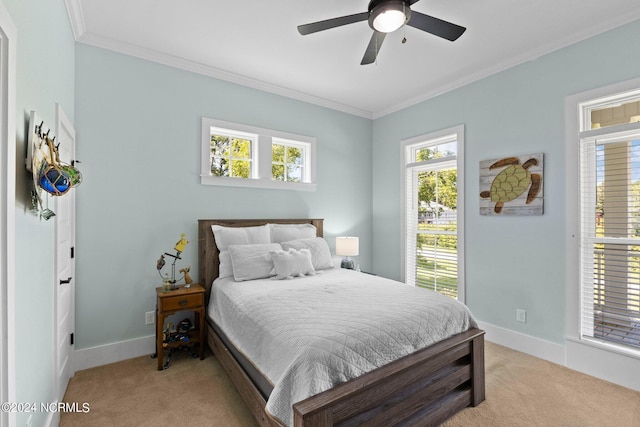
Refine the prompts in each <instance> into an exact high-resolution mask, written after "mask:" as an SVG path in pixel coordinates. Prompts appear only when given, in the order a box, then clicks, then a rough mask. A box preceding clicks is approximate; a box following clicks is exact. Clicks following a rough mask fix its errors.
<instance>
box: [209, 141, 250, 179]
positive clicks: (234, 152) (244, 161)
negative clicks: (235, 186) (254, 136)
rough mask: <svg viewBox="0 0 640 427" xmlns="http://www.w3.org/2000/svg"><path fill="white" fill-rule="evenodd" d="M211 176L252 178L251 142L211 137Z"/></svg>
mask: <svg viewBox="0 0 640 427" xmlns="http://www.w3.org/2000/svg"><path fill="white" fill-rule="evenodd" d="M211 175H213V176H231V177H236V178H251V141H250V140H248V139H242V138H232V137H229V136H225V135H211Z"/></svg>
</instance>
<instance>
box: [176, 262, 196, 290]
mask: <svg viewBox="0 0 640 427" xmlns="http://www.w3.org/2000/svg"><path fill="white" fill-rule="evenodd" d="M189 270H191V266H189V267H185V268H181V269H180V270H179V271H180V273H182V274H184V283H185V285H186V286H185V288H190V287H191V284H192V283H193V279H192V278H191V276H190V275H189Z"/></svg>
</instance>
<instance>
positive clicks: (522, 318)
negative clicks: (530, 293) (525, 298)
mask: <svg viewBox="0 0 640 427" xmlns="http://www.w3.org/2000/svg"><path fill="white" fill-rule="evenodd" d="M516 320H517V321H518V322H522V323H527V310H523V309H521V308H517V309H516Z"/></svg>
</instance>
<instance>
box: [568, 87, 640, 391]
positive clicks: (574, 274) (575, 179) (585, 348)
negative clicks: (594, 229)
mask: <svg viewBox="0 0 640 427" xmlns="http://www.w3.org/2000/svg"><path fill="white" fill-rule="evenodd" d="M638 88H640V78H637V79H633V80H628V81H625V82H621V83H616V84H613V85H610V86H606V87H601V88H597V89H593V90H588V91H585V92H582V93H578V94H573V95H570V96H568V97H567V98H566V99H565V183H566V187H565V207H566V210H565V229H566V233H567V234H566V243H565V259H566V266H567V269H566V271H565V283H566V290H565V301H566V302H565V304H566V315H565V337H566V339H567V344H566V347H567V367H569V368H571V369H575V370H578V371H581V372H584V373H587V374H589V375H593V376H597V377H599V378H603V379H605V380H607V381H611V382H615V383H616V384H621V385H624V386H626V387H630V388H633V389H635V390H638V389H639V388H640V379H637V378H638V377H637V375H640V361H639V360H637V359H635V358H631V357H628V356H625V355H622V354H620V353H619V352H617V351H613V350H612V349H611V347H609V346H604V345H600V344H598V343H595V342H592V341H590V340H581V339H580V271H579V266H580V222H579V221H578V218H579V217H580V177H579V173H580V170H579V161H580V150H579V143H580V104H582V103H585V102H587V101H590V100H594V99H598V98H604V97H608V96H611V95H614V94H617V93H622V92H626V91H631V90H634V89H638ZM603 362H605V363H603ZM605 364H606V365H609V366H607V367H604V366H602V365H605ZM631 372H633V374H631ZM632 379H633V380H634V381H635V384H629V383H628V381H630V380H632ZM634 385H635V387H634Z"/></svg>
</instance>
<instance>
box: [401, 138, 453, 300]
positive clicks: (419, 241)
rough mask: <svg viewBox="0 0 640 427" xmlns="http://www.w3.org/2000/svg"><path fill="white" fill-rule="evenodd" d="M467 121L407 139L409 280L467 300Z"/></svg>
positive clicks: (407, 281)
mask: <svg viewBox="0 0 640 427" xmlns="http://www.w3.org/2000/svg"><path fill="white" fill-rule="evenodd" d="M463 134H464V128H463V127H462V126H459V127H456V128H454V129H448V130H445V131H442V132H437V133H433V134H429V135H425V136H421V137H417V138H412V139H410V140H407V141H404V142H403V148H404V171H405V180H404V181H405V191H404V194H405V227H404V228H405V281H406V283H408V284H410V285H413V286H419V287H423V288H427V289H431V290H434V291H437V292H440V293H443V294H445V295H448V296H450V297H452V298H458V299H460V300H464V256H463V253H464V252H463V248H464V239H463V237H464V230H463V225H464V221H463V220H462V213H463V183H464V179H463V173H462V165H463V155H462V153H463Z"/></svg>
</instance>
